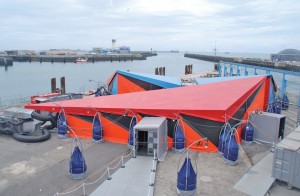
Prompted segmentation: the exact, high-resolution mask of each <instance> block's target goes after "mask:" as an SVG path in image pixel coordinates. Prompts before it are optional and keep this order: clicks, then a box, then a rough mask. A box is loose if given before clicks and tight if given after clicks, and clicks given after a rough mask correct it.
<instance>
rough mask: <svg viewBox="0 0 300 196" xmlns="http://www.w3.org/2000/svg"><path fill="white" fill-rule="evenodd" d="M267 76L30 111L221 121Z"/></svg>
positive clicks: (70, 102) (64, 103) (38, 106)
mask: <svg viewBox="0 0 300 196" xmlns="http://www.w3.org/2000/svg"><path fill="white" fill-rule="evenodd" d="M266 78H267V77H266V76H257V77H251V78H245V79H239V80H231V81H224V82H217V83H210V84H204V85H195V86H187V87H181V88H172V89H162V90H154V91H144V92H137V93H128V94H119V95H111V96H104V97H92V98H86V99H78V100H68V101H61V102H49V103H43V104H30V105H27V106H25V107H26V108H29V109H35V110H43V111H52V112H59V111H61V109H62V108H63V109H64V111H65V112H66V113H69V114H78V115H86V116H91V115H94V114H95V110H97V111H99V112H107V113H114V114H120V115H122V114H124V113H125V112H126V111H127V113H128V115H130V116H131V115H133V113H142V114H148V115H154V116H165V117H168V118H176V114H179V113H182V114H186V115H191V116H195V117H200V118H205V119H211V120H215V121H221V122H224V121H225V120H224V116H225V114H226V115H228V116H233V115H234V113H235V112H236V111H237V110H238V109H239V108H240V107H241V106H242V104H243V103H244V102H245V101H246V100H247V99H248V98H249V97H250V96H251V94H252V93H253V92H254V91H255V90H256V89H258V88H259V86H260V85H261V84H262V83H263V82H264V80H265V79H266Z"/></svg>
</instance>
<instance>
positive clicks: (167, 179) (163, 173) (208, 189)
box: [154, 150, 251, 196]
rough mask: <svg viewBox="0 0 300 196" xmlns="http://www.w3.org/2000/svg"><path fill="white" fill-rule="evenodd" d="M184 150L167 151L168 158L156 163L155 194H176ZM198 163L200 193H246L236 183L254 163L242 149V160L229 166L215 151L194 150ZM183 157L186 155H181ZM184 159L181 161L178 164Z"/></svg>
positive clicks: (161, 195) (198, 187)
mask: <svg viewBox="0 0 300 196" xmlns="http://www.w3.org/2000/svg"><path fill="white" fill-rule="evenodd" d="M180 156H181V154H175V153H173V152H168V155H167V157H166V160H165V161H163V162H159V163H158V165H157V172H156V180H155V186H154V195H155V196H174V195H177V189H176V185H177V184H176V181H177V167H178V162H179V159H180ZM190 157H191V160H193V161H195V160H196V163H197V172H198V173H197V179H198V180H197V195H246V194H243V193H241V192H239V191H237V190H235V189H234V188H233V185H234V184H235V183H236V182H237V181H238V180H239V179H240V178H241V177H242V176H243V175H244V173H246V172H247V171H248V170H249V169H250V168H251V164H250V161H249V160H248V158H247V156H246V154H245V153H244V151H243V150H240V152H239V164H238V165H237V166H229V165H226V164H224V162H223V159H222V158H221V157H219V156H217V154H216V153H205V152H200V153H191V154H190ZM182 159H183V158H182ZM181 165H182V163H180V166H179V168H180V167H181Z"/></svg>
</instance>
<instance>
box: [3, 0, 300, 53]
mask: <svg viewBox="0 0 300 196" xmlns="http://www.w3.org/2000/svg"><path fill="white" fill-rule="evenodd" d="M113 38H114V39H116V40H117V42H116V45H117V46H123V45H125V46H130V47H131V49H132V50H150V49H151V48H153V50H181V51H206V52H211V51H212V48H214V45H215V42H216V45H217V48H218V50H219V52H225V51H229V52H253V53H274V52H278V51H280V50H282V49H285V48H296V49H300V47H299V46H300V1H299V0H257V1H256V0H118V1H117V0H1V1H0V50H5V49H38V50H40V49H51V48H56V49H58V48H69V49H87V50H91V49H92V48H93V47H111V39H113Z"/></svg>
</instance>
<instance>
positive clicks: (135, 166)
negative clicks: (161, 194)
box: [91, 156, 156, 196]
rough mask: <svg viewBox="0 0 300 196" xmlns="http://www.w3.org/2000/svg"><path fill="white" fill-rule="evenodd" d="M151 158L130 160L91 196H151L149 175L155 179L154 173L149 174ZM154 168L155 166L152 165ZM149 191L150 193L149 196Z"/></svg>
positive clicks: (151, 188)
mask: <svg viewBox="0 0 300 196" xmlns="http://www.w3.org/2000/svg"><path fill="white" fill-rule="evenodd" d="M152 167H153V157H145V156H137V157H136V158H131V159H130V160H129V161H128V162H127V163H126V164H125V168H120V169H118V170H117V171H116V172H115V173H114V174H113V175H112V176H111V177H112V179H111V180H106V181H105V182H104V183H103V184H101V185H100V186H99V187H98V188H97V189H96V190H95V191H94V192H93V193H92V194H91V196H98V195H104V196H106V195H107V196H108V195H109V196H132V195H136V196H143V195H153V192H152V191H153V186H149V184H150V175H151V174H152V175H153V176H152V179H155V176H154V175H155V173H153V172H151V169H152ZM154 168H156V164H155V165H154ZM149 190H151V193H150V194H149Z"/></svg>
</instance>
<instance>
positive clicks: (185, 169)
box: [177, 156, 197, 196]
mask: <svg viewBox="0 0 300 196" xmlns="http://www.w3.org/2000/svg"><path fill="white" fill-rule="evenodd" d="M177 193H178V195H182V196H195V195H196V194H197V174H196V172H195V170H194V168H193V166H192V163H191V159H190V158H189V157H188V156H187V157H186V158H185V161H184V163H183V165H182V167H181V169H180V170H179V172H178V173H177Z"/></svg>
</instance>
